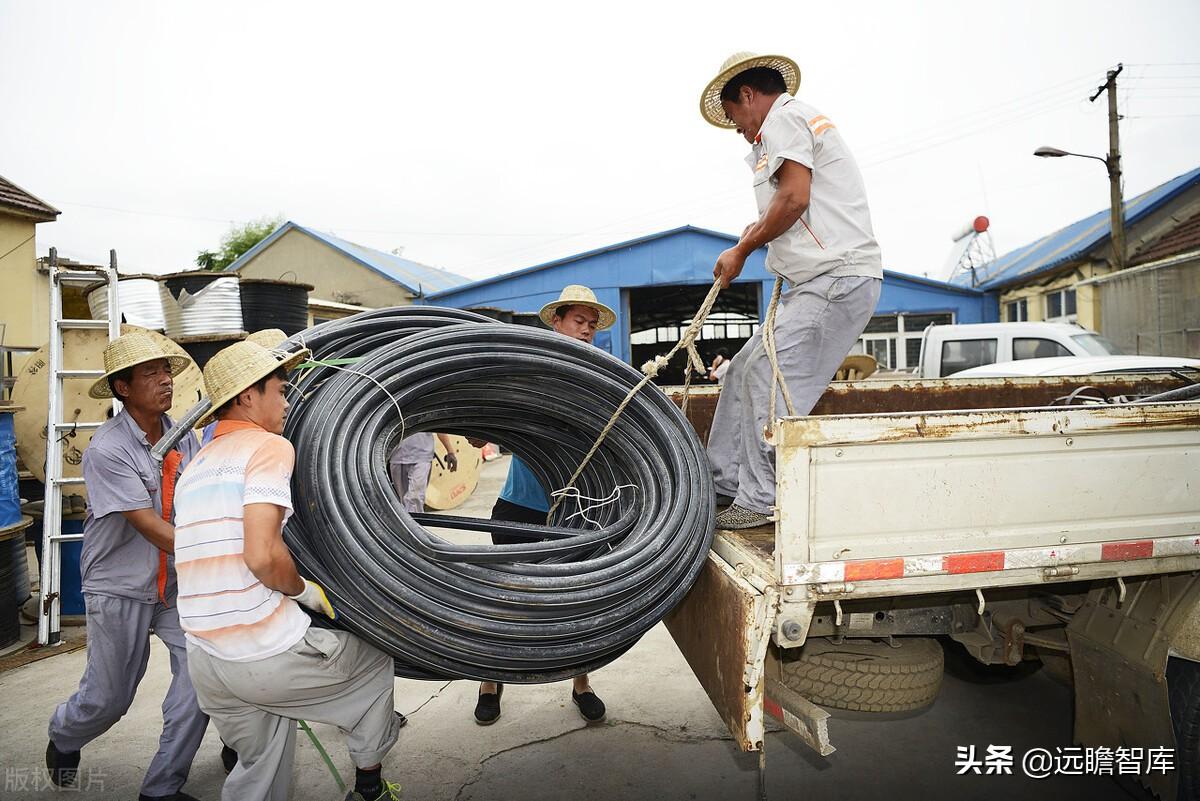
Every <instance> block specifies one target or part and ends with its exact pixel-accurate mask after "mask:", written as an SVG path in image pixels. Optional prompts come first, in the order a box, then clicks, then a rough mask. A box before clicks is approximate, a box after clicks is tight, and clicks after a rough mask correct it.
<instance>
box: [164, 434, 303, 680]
mask: <svg viewBox="0 0 1200 801" xmlns="http://www.w3.org/2000/svg"><path fill="white" fill-rule="evenodd" d="M295 461H296V452H295V451H294V450H293V449H292V444H291V443H290V442H288V441H287V440H286V439H284V438H283V437H281V436H278V435H277V434H272V433H271V432H269V431H267V430H266V429H263V428H261V427H259V426H256V425H254V424H253V423H246V422H241V421H235V420H222V421H221V422H219V423H218V424H217V428H216V432H215V436H214V437H213V440H212V442H210V443H209V444H208V445H206V446H204V447H203V448H202V449H201V450H200V452H199V453H198V454H196V456H195V457H194V458H193V459H192V461H191V463H190V464H189V465H188V467H187V469H186V470H184V471H183V475H181V476H180V477H179V481H178V483H177V484H176V486H175V571H176V574H177V576H178V580H179V622H180V624H181V625H182V626H183V630H184V632H185V635H186V636H187V639H188V641H189V642H193V643H195V644H196V645H197V646H199V647H201V648H203V649H204V650H205V651H207V652H208V653H210V654H212V655H213V656H215V657H217V658H218V659H224V660H227V661H230V662H252V661H254V660H258V659H266V658H267V657H269V656H274V655H276V654H280V653H283V652H284V651H286V650H287V649H288V648H290V647H292V646H293V645H295V644H296V643H297V642H298V641H299V640H300V638H301V637H303V636H304V632H305V631H307V630H308V625H309V619H308V616H307V615H306V614H304V612H303V611H301V609H300V607H299V605H298V604H297V603H296V602H295V601H293V600H292V599H291V598H288V597H287V596H286V595H284V594H283V593H281V592H279V591H277V590H272V589H269V588H267V587H266V586H264V585H263V583H262V582H261V581H259V580H258V578H256V577H255V575H254V574H253V573H251V572H250V568H248V567H246V561H245V559H244V558H243V553H244V551H243V532H242V515H243V508H244V507H245V506H246V505H247V504H251V503H273V504H275V505H276V506H281V507H283V509H284V513H283V514H284V518H283V519H284V522H287V518H288V517H289V516H291V513H292V491H291V486H290V482H291V477H292V467H293V465H294V464H295Z"/></svg>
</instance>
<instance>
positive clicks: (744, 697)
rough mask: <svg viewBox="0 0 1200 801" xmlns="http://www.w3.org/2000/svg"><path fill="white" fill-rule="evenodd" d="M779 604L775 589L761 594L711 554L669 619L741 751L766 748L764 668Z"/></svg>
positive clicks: (678, 639) (674, 634)
mask: <svg viewBox="0 0 1200 801" xmlns="http://www.w3.org/2000/svg"><path fill="white" fill-rule="evenodd" d="M777 603H778V596H777V594H776V593H775V592H774V591H773V590H768V591H767V592H766V593H765V594H764V593H763V592H760V591H759V590H757V589H756V588H755V587H754V586H753V585H751V584H750V583H749V582H748V581H746V580H745V579H744V578H742V577H741V576H739V575H738V574H737V572H736V571H735V570H734V569H733V568H731V567H730V566H729V565H728V564H726V563H725V561H724V560H723V559H721V558H720V557H719V556H717V555H716V554H711V553H710V554H709V556H708V560H707V561H706V562H705V565H704V569H703V570H702V571H701V572H700V576H699V578H697V580H696V583H695V584H694V585H693V586H692V589H691V591H690V592H689V593H688V594H687V596H686V597H685V598H684V599H683V601H682V602H681V603H680V604H679V606H677V607H675V609H674V610H673V611H672V612H671V614H669V615H668V616H667V618H666V621H665V622H666V626H667V631H669V632H671V636H672V637H674V638H675V644H676V645H677V646H679V650H680V652H682V653H683V656H684V658H685V659H686V660H687V662H688V665H690V666H691V668H692V672H693V673H695V674H696V678H697V679H699V680H700V685H701V686H702V687H704V691H705V692H706V693H708V697H709V699H710V700H711V701H712V703H713V706H714V707H716V710H717V713H718V714H720V716H721V718H722V719H723V720H724V721H725V725H727V726H728V727H729V732H730V734H732V735H733V738H734V740H736V741H737V743H738V745H739V746H740V747H741V749H742V750H743V751H759V750H761V749H762V747H763V733H764V730H765V729H764V722H763V697H764V690H765V687H766V676H765V672H764V670H763V666H764V663H765V661H766V658H767V645H768V643H769V642H770V639H771V629H772V626H773V624H774V618H775V612H776V606H777Z"/></svg>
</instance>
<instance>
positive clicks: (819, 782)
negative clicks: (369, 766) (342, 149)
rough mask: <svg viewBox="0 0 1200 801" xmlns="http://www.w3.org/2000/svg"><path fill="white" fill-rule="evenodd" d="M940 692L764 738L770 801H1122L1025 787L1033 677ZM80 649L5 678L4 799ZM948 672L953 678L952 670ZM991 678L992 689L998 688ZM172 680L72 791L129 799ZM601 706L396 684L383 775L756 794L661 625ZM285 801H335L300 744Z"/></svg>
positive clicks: (1039, 696) (481, 508)
mask: <svg viewBox="0 0 1200 801" xmlns="http://www.w3.org/2000/svg"><path fill="white" fill-rule="evenodd" d="M506 467H507V459H505V460H501V461H500V462H494V463H492V464H489V465H486V466H485V468H484V473H483V480H482V482H481V487H480V489H479V491H478V492H477V494H476V495H475V496H474V497H472V499H471V501H470V502H469V506H468V507H467V508H465V509H464V510H460V511H465V512H467V513H474V514H486V512H487V509H488V508H490V505H491V500H492V499H493V498H494V497H495V494H496V491H497V490H498V487H499V484H500V482H501V481H502V480H503V477H504V474H505V470H506ZM949 648H950V657H949V659H948V661H949V663H950V666H951V668H952V669H954V670H955V673H954V674H948V675H947V677H946V682H945V685H944V687H943V689H942V692H941V695H940V696H939V697H938V699H937V701H936V702H935V703H934V705H933V706H932V707H930V708H929V709H927V710H924V711H922V712H920V713H918V714H915V715H909V716H903V717H899V718H898V719H897V718H893V719H880V718H879V717H876V716H865V715H858V714H851V713H843V714H841V715H838V714H837V713H836V712H835V719H834V720H832V721H831V725H830V733H831V737H832V740H833V743H834V745H835V746H837V748H838V751H837V752H836V753H834V754H833V755H832V756H831V757H829V758H828V759H824V760H823V759H821V758H820V757H817V756H816V755H815V754H813V753H812V752H811V751H809V750H808V749H807V748H806V747H805V746H803V745H802V744H801V743H800V742H799V741H798V740H797V739H796V738H795V737H794V736H793V735H791V734H789V733H786V732H777V733H774V734H771V735H770V736H768V741H767V775H768V785H767V786H768V792H769V797H770V798H771V799H799V798H819V799H854V798H869V797H888V798H894V799H908V798H913V799H916V798H920V799H922V801H940V799H947V800H948V799H955V801H957V800H958V799H962V798H1009V797H1011V796H1013V795H1018V796H1019V797H1021V798H1023V799H1029V800H1030V801H1040V799H1045V800H1046V801H1050V800H1051V799H1054V801H1067V800H1068V799H1079V800H1080V801H1083V800H1084V799H1087V801H1103V799H1120V798H1127V796H1126V795H1125V794H1124V793H1122V792H1121V791H1120V790H1119V789H1118V788H1117V786H1116V785H1115V784H1113V783H1112V782H1111V781H1110V780H1108V779H1104V778H1094V777H1091V778H1089V777H1056V778H1052V779H1048V780H1045V781H1040V782H1035V781H1032V780H1029V779H1026V778H1024V777H1023V776H1021V775H1020V773H1021V771H1020V764H1019V758H1020V755H1021V754H1023V753H1024V752H1025V750H1027V749H1028V748H1031V747H1034V746H1039V747H1046V748H1049V749H1050V750H1051V751H1052V752H1053V749H1054V747H1055V746H1068V745H1070V740H1071V696H1070V692H1069V691H1068V690H1067V689H1066V688H1064V687H1062V686H1060V685H1058V684H1056V683H1054V682H1053V681H1052V680H1051V679H1049V678H1048V677H1047V676H1045V675H1044V674H1043V673H1042V672H1040V671H1039V672H1034V673H1032V674H1019V675H1016V676H1014V677H1013V678H1011V680H1006V681H999V682H994V683H987V682H985V681H983V680H981V678H980V677H979V676H977V675H975V674H973V673H971V672H970V671H968V670H966V669H965V667H964V665H965V662H963V660H962V659H960V658H959V657H958V656H957V655H958V654H959V651H958V649H957V646H953V645H950V646H949ZM84 658H85V652H83V651H78V652H75V653H69V654H61V655H57V656H54V657H51V658H49V659H44V660H42V661H40V662H36V663H34V664H31V665H27V666H25V667H21V668H18V669H15V670H10V671H7V672H4V673H0V754H3V775H2V776H0V782H2V784H0V798H3V799H9V798H11V799H24V798H31V799H36V798H49V797H52V796H54V795H62V794H61V793H55V792H54V791H52V790H50V789H48V788H47V783H46V779H45V774H44V771H43V769H42V765H43V753H44V750H45V746H46V723H47V721H48V719H49V716H50V713H51V712H52V711H53V709H54V706H55V705H56V704H57V703H59V702H60V701H62V700H64V699H65V698H66V697H67V696H68V695H70V693H71V692H73V691H74V689H75V687H76V685H77V682H78V680H79V676H80V674H81V672H82V669H83V664H84ZM956 674H958V675H956ZM995 678H996V676H995V674H991V676H990V679H991V680H994V679H995ZM169 679H170V670H169V666H168V662H167V653H166V649H165V648H163V647H162V646H161V644H158V645H156V647H155V648H154V651H153V656H152V661H151V665H150V668H149V670H148V672H147V675H146V678H145V680H144V681H143V683H142V686H141V688H140V691H139V693H138V696H137V699H136V700H135V701H134V704H133V707H132V708H131V709H130V711H129V713H128V714H127V715H126V717H125V718H124V719H123V720H122V721H121V722H120V723H118V724H117V725H116V726H115V727H114V728H113V729H112V730H111V731H109V732H108V733H107V734H106V735H104V736H103V737H101V738H100V739H98V740H97V741H96V742H94V743H93V744H91V745H90V746H89V747H88V748H86V749H85V750H84V752H83V762H82V765H81V775H80V784H81V785H83V786H85V787H86V786H87V785H88V783H89V782H90V783H91V785H92V790H91V791H90V792H85V793H81V794H79V795H80V797H87V798H96V799H135V798H136V797H137V790H138V786H139V784H140V782H141V778H142V775H143V772H144V770H145V768H146V766H147V764H148V763H149V760H150V757H151V756H152V754H153V753H154V751H155V748H156V743H157V738H158V734H159V732H160V728H161V713H160V711H159V704H160V703H161V701H162V698H163V695H164V693H165V691H166V687H167V683H168V682H169ZM593 686H594V688H595V689H596V691H597V693H599V694H600V696H601V697H602V698H603V699H604V700H605V702H606V703H607V705H608V710H609V717H608V720H607V721H606V722H605V723H603V724H601V725H598V726H590V727H589V726H587V725H585V723H584V722H583V720H582V719H581V718H580V717H579V715H578V713H577V712H576V710H575V707H574V705H573V704H572V703H571V701H570V683H569V682H563V683H559V684H553V685H542V686H510V687H508V688H507V689H506V691H505V695H504V707H503V710H504V711H503V716H502V717H501V719H500V720H499V721H498V722H497V723H496V724H495V725H493V726H490V727H480V726H477V725H476V724H475V723H474V721H473V719H472V715H471V712H472V709H473V708H474V703H475V693H476V685H475V684H473V683H471V682H446V683H425V682H413V681H405V680H397V682H396V706H397V708H398V709H400V710H401V711H402V712H404V713H406V714H407V715H408V716H409V721H410V722H409V725H408V726H407V727H406V728H405V729H404V730H403V731H402V733H401V737H400V743H399V745H398V746H397V747H396V749H395V750H394V751H393V752H392V754H391V755H390V756H389V758H388V760H387V762H386V763H385V776H387V777H388V778H390V779H392V780H393V781H399V782H400V783H401V784H402V785H403V787H404V792H403V798H406V799H420V800H421V801H425V800H426V799H428V800H429V801H509V800H510V799H511V800H512V801H517V800H518V799H519V800H520V801H541V800H543V799H544V800H545V801H560V800H561V799H578V801H600V799H630V800H631V801H632V800H634V799H652V798H653V799H662V800H663V801H674V799H689V800H690V799H695V800H696V801H708V800H709V799H746V801H750V800H751V799H754V798H755V791H756V785H757V765H758V759H757V756H756V755H753V754H749V755H748V754H741V753H739V752H738V751H737V750H736V748H735V746H734V745H733V743H732V741H731V740H730V739H729V737H728V734H727V733H726V731H725V727H724V724H723V723H722V722H721V720H720V719H719V718H718V717H717V715H716V713H715V712H714V711H713V709H712V706H711V704H710V703H709V701H708V698H707V696H706V695H705V694H704V691H703V690H702V688H701V687H700V685H699V684H698V682H697V681H696V679H695V678H694V676H693V675H692V673H691V671H690V669H689V668H688V666H687V664H686V663H685V662H684V660H683V658H682V657H681V656H680V655H679V652H678V651H677V650H676V648H675V646H674V643H673V642H672V640H671V638H670V636H669V635H668V634H667V633H666V631H665V629H663V627H662V626H658V627H656V628H655V629H654V630H652V631H651V632H650V633H649V634H648V635H647V636H646V637H645V638H643V640H642V642H640V643H639V644H638V645H637V646H635V647H634V648H633V649H632V650H631V651H630V652H629V653H628V654H626V655H625V656H624V657H622V658H621V659H620V660H619V661H618V662H616V663H615V664H613V665H610V666H608V667H606V668H604V669H602V670H600V671H597V672H596V673H595V674H593ZM314 728H315V730H316V732H317V734H318V736H319V737H320V739H321V741H322V742H323V744H324V745H325V747H326V748H327V749H328V750H329V752H330V754H331V756H332V757H333V759H334V762H335V764H336V765H337V766H338V767H339V769H340V770H341V771H342V772H343V775H345V776H352V774H353V769H352V767H351V764H350V761H349V758H348V756H347V754H346V750H345V746H344V744H343V743H342V740H341V737H340V736H339V734H338V732H336V731H335V730H332V729H330V728H329V727H325V726H316V727H314ZM298 743H299V745H298V750H297V758H296V771H295V776H294V782H293V796H292V797H293V799H294V800H295V801H327V800H329V799H337V798H340V797H341V795H340V794H339V792H338V790H337V787H336V785H335V784H334V781H333V779H332V777H331V776H330V773H329V772H328V770H327V769H326V767H325V766H324V764H323V762H322V761H321V759H320V757H319V756H318V754H317V752H316V750H315V749H314V747H313V746H312V744H311V743H310V742H309V741H308V740H307V739H306V738H305V737H304V736H303V735H302V734H301V735H300V738H299V740H298ZM972 744H973V745H976V746H977V750H978V751H979V752H980V753H982V752H983V751H985V750H986V746H987V745H989V744H991V745H1010V746H1012V747H1013V752H1014V754H1016V755H1017V756H1018V763H1017V767H1016V771H1015V773H1016V774H1017V775H1014V776H983V775H981V776H956V775H955V767H954V760H955V749H956V747H957V746H967V745H972ZM219 750H220V742H219V740H218V738H217V735H216V732H215V730H213V729H211V727H210V731H209V735H208V737H207V738H206V739H205V742H204V744H203V746H202V747H201V751H200V754H199V755H198V756H197V759H196V762H195V763H194V765H193V767H192V772H191V778H190V780H189V782H188V785H187V787H186V788H185V789H186V790H187V791H188V792H190V793H191V794H193V795H195V796H197V797H198V798H200V799H204V800H205V801H213V800H215V799H217V798H219V796H220V787H221V783H222V781H223V779H224V773H223V771H222V769H221V764H220V760H219V758H218V754H219Z"/></svg>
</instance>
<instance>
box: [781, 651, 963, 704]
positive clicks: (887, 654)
mask: <svg viewBox="0 0 1200 801" xmlns="http://www.w3.org/2000/svg"><path fill="white" fill-rule="evenodd" d="M895 641H896V642H897V643H899V644H900V647H899V648H893V647H891V646H890V645H888V644H887V643H886V642H879V641H875V640H845V641H843V642H842V643H841V644H840V645H834V644H833V643H831V642H829V640H827V639H825V638H820V639H814V640H810V641H809V642H808V643H806V644H805V646H804V647H803V648H801V649H800V654H799V656H798V657H796V658H795V659H792V660H790V661H784V663H783V676H784V681H785V683H786V684H787V685H788V686H789V687H790V688H792V689H793V690H795V691H796V692H798V693H800V694H801V695H803V696H804V697H805V698H807V699H809V700H810V701H812V702H813V703H815V704H820V705H822V706H829V707H833V708H834V709H855V710H858V711H861V712H907V711H909V710H913V709H921V708H922V707H926V706H928V705H929V704H931V703H933V699H934V698H936V697H937V694H938V690H939V689H941V686H942V669H943V656H942V646H941V645H940V644H939V643H938V641H937V640H933V639H930V638H928V637H897V638H896V640H895Z"/></svg>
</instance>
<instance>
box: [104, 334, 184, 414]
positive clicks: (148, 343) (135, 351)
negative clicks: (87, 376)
mask: <svg viewBox="0 0 1200 801" xmlns="http://www.w3.org/2000/svg"><path fill="white" fill-rule="evenodd" d="M159 359H166V360H167V364H169V365H170V368H171V375H172V376H177V375H179V374H180V373H182V372H183V371H184V370H186V369H187V368H188V365H190V364H191V363H192V360H191V359H189V358H187V357H186V356H180V355H178V354H173V353H165V352H164V351H163V349H162V348H160V347H159V346H158V343H156V342H155V341H154V340H153V339H151V338H150V337H149V336H147V335H146V334H143V333H140V332H137V331H133V332H130V333H128V334H122V335H121V336H119V337H117V338H116V339H114V340H113V341H112V342H109V343H108V346H107V347H105V348H104V375H103V376H101V377H100V378H99V379H97V380H96V382H95V383H94V384H92V388H91V389H89V390H88V396H89V397H92V398H111V397H113V392H112V387H111V386H110V385H109V383H108V379H109V378H111V377H112V376H114V375H116V374H117V373H119V372H121V371H122V370H128V369H129V368H130V367H135V366H136V365H139V364H145V363H146V362H154V361H158V360H159Z"/></svg>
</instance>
